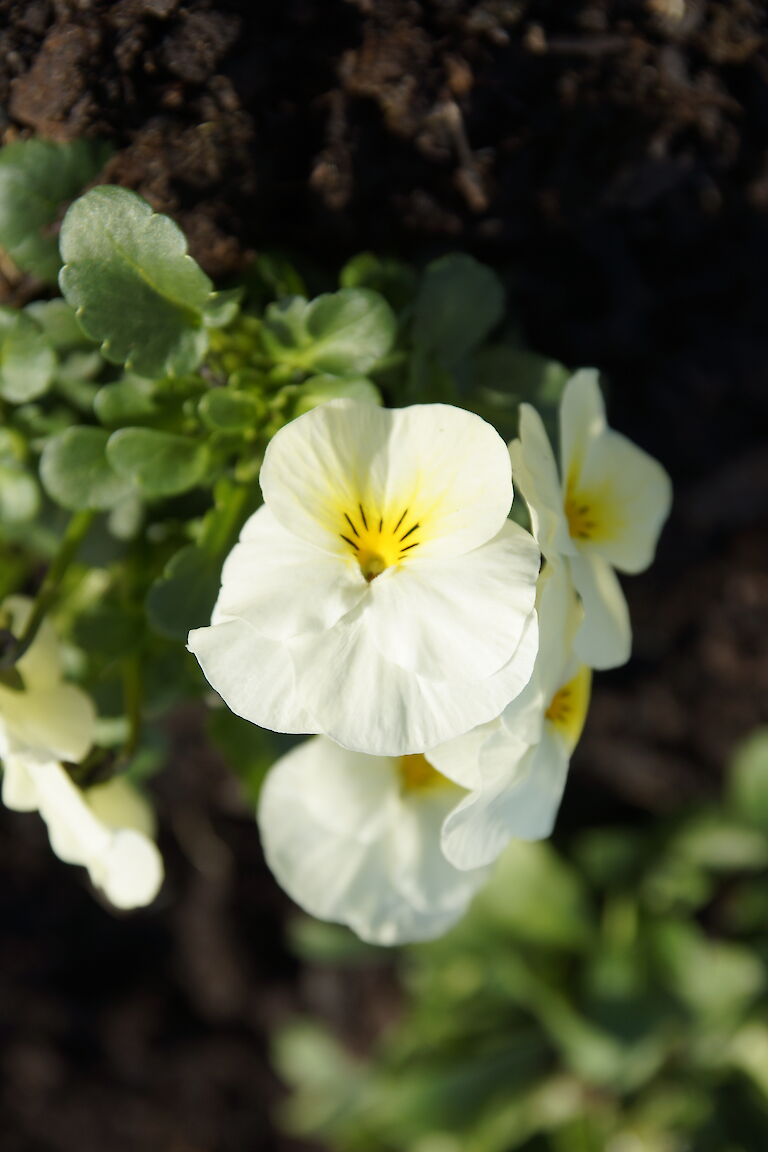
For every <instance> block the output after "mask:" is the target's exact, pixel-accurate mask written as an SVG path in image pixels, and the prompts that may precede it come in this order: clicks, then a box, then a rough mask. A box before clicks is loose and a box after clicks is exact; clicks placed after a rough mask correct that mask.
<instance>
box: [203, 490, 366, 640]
mask: <svg viewBox="0 0 768 1152" xmlns="http://www.w3.org/2000/svg"><path fill="white" fill-rule="evenodd" d="M221 581H222V586H221V592H220V593H219V598H218V600H217V602H216V608H215V610H214V619H215V620H217V621H218V620H221V619H225V618H227V617H233V616H236V617H240V618H241V619H243V620H247V621H248V623H249V624H251V625H252V626H253V627H254V628H255V629H256V630H257V631H258V632H260V633H261V634H262V635H264V636H269V637H271V638H273V639H275V640H282V639H288V638H289V637H291V636H296V635H298V634H299V633H301V632H315V631H317V630H318V629H322V628H330V627H331V625H332V624H335V623H336V621H337V620H339V619H340V618H341V617H342V616H344V615H346V613H347V612H349V611H351V609H352V608H354V607H355V605H356V604H357V603H358V602H359V600H360V599H361V598H362V596H363V595H364V594H365V592H366V591H367V589H368V584H367V583H366V580H365V577H364V576H363V574H362V572H361V571H360V566H359V564H358V563H357V562H356V560H355V559H354V558H353V557H352V556H347V555H345V556H337V555H334V554H332V553H329V552H324V551H322V550H321V549H320V548H316V547H315V546H314V545H313V544H307V543H306V541H304V540H301V539H300V538H299V537H298V536H294V535H293V534H292V533H290V532H287V531H286V530H285V528H283V527H281V525H280V524H279V523H278V522H277V520H275V518H274V516H273V515H272V513H271V512H270V511H269V509H268V508H266V507H263V508H260V509H259V510H258V512H255V513H254V514H253V516H251V518H250V519H249V520H248V522H247V523H246V525H245V527H244V529H243V533H242V536H241V538H240V543H239V544H237V545H236V546H235V548H234V549H233V550H232V552H230V554H229V556H228V558H227V561H226V563H225V565H224V569H223V572H222V575H221Z"/></svg>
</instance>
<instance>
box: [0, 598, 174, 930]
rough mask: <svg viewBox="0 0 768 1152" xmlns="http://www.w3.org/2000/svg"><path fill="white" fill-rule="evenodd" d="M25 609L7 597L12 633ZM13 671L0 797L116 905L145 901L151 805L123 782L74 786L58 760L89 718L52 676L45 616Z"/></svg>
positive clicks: (83, 749)
mask: <svg viewBox="0 0 768 1152" xmlns="http://www.w3.org/2000/svg"><path fill="white" fill-rule="evenodd" d="M31 609H32V605H31V603H30V601H29V600H27V599H25V598H23V597H19V596H14V597H11V598H9V599H8V600H6V601H5V603H4V604H3V605H2V609H0V615H1V616H2V617H3V619H4V623H5V626H7V627H9V628H10V630H11V631H12V632H13V633H14V634H15V635H17V636H18V635H20V634H21V633H22V632H23V630H24V626H25V624H26V622H27V620H28V618H29V614H30V612H31ZM16 670H17V672H18V673H19V676H20V678H21V685H20V686H18V687H8V686H6V685H2V684H0V760H2V765H3V788H2V796H3V802H4V803H5V804H6V806H7V807H8V808H12V809H14V810H15V811H18V812H32V811H38V812H39V813H40V815H41V816H42V817H43V819H44V820H45V822H46V825H47V827H48V833H49V837H50V841H51V847H52V848H53V850H54V852H55V853H56V855H57V856H59V857H60V859H62V860H64V861H65V862H66V863H68V864H80V865H83V866H84V867H85V868H87V869H88V873H89V875H90V878H91V881H92V883H93V884H94V885H95V886H96V887H97V888H100V889H101V890H102V891H103V892H104V895H105V896H106V897H107V899H108V900H110V902H111V903H112V904H114V905H115V906H116V907H118V908H134V907H137V906H139V905H143V904H148V903H149V902H150V901H151V900H153V899H154V897H155V895H156V894H157V891H158V889H159V887H160V884H161V882H162V877H163V865H162V859H161V857H160V854H159V852H158V850H157V848H156V846H155V844H154V843H153V842H152V840H151V838H150V837H151V833H152V813H151V809H150V808H149V806H148V805H147V803H146V801H145V800H143V799H142V798H141V797H140V796H139V794H138V793H137V792H136V790H135V789H134V788H133V787H132V786H131V785H130V784H129V783H128V782H127V781H125V780H121V779H115V780H112V781H109V782H108V783H107V784H102V785H98V786H97V787H94V788H90V789H87V790H86V791H83V790H81V789H80V788H78V787H77V785H76V784H75V783H74V781H73V780H72V778H71V777H70V775H69V773H68V772H67V771H66V770H65V769H64V768H63V767H62V765H61V763H60V761H62V760H67V761H73V762H76V761H78V760H81V759H82V758H83V757H84V756H85V755H86V753H87V752H88V750H89V748H90V746H91V743H92V741H93V735H94V731H95V724H96V715H95V712H94V708H93V704H92V703H91V700H90V698H89V697H88V696H87V695H86V694H85V692H83V691H82V690H81V689H80V688H77V687H76V686H75V685H73V684H67V683H66V682H65V681H64V680H63V679H62V667H61V655H60V651H59V645H58V642H57V640H56V636H55V633H54V631H53V628H52V627H51V625H50V623H49V622H48V621H47V620H46V621H44V622H43V624H42V625H41V627H40V629H39V631H38V633H37V636H36V637H35V640H34V642H33V643H32V645H31V646H30V648H29V649H28V651H27V652H26V653H25V654H24V656H22V658H21V659H20V660H19V661H18V663H17V664H16Z"/></svg>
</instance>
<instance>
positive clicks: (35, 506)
mask: <svg viewBox="0 0 768 1152" xmlns="http://www.w3.org/2000/svg"><path fill="white" fill-rule="evenodd" d="M39 509H40V491H39V489H38V487H37V484H36V483H35V481H34V479H33V478H32V477H31V476H29V475H28V474H27V473H26V472H25V471H24V470H23V468H20V467H18V466H17V467H12V466H11V467H9V466H7V465H4V464H0V522H2V523H5V524H25V523H27V522H28V521H30V520H34V518H35V516H36V515H37V513H38V511H39Z"/></svg>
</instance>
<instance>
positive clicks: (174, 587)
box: [146, 544, 221, 640]
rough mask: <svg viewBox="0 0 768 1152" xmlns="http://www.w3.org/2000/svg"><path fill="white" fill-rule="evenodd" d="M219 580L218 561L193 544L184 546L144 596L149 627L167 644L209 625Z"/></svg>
mask: <svg viewBox="0 0 768 1152" xmlns="http://www.w3.org/2000/svg"><path fill="white" fill-rule="evenodd" d="M220 578H221V561H220V560H217V559H216V558H215V557H212V556H210V555H209V553H207V552H204V551H203V550H202V549H201V548H198V547H197V546H196V545H195V544H188V545H186V547H184V548H182V549H181V551H179V552H177V553H176V555H175V556H173V557H171V560H170V561H169V563H168V564H167V565H166V568H165V571H164V572H163V574H162V576H161V577H160V579H159V580H156V581H155V582H154V584H153V585H152V587H151V588H150V590H149V592H148V594H147V600H146V607H147V618H148V620H149V623H150V626H151V627H152V628H153V630H154V631H155V632H157V633H159V635H161V636H167V637H169V638H170V639H171V640H186V638H187V635H188V634H189V632H190V630H191V629H192V628H199V627H201V626H202V625H204V624H208V623H210V619H211V610H212V609H213V605H214V602H215V600H216V595H217V593H218V591H219V582H220Z"/></svg>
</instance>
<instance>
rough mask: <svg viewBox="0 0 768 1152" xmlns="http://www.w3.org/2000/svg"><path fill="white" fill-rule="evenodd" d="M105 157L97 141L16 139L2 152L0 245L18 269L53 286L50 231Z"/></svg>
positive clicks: (55, 265)
mask: <svg viewBox="0 0 768 1152" xmlns="http://www.w3.org/2000/svg"><path fill="white" fill-rule="evenodd" d="M108 155H109V148H108V147H107V146H106V145H104V144H103V143H100V142H99V141H96V140H74V141H72V142H71V143H67V144H57V143H54V142H53V141H51V140H37V139H33V140H16V141H14V142H13V143H12V144H8V145H6V147H5V148H2V149H0V245H2V247H3V248H5V249H6V251H7V252H8V253H9V254H10V256H11V259H12V260H13V261H14V263H15V264H16V265H18V267H19V268H23V269H24V271H26V272H31V273H32V274H33V275H34V276H37V277H38V278H39V279H41V280H47V281H50V282H52V283H55V282H56V275H57V273H58V271H59V267H60V265H61V261H60V260H59V252H58V248H57V245H56V240H55V237H54V236H52V235H50V234H49V231H50V227H51V225H52V224H53V223H54V222H55V220H56V217H57V216H58V214H59V208H60V205H61V204H63V203H65V202H66V201H67V200H71V199H72V197H73V196H76V195H77V194H78V192H79V191H80V190H81V189H82V188H84V187H85V185H86V184H88V183H89V181H91V180H92V179H93V178H94V176H96V174H97V173H98V171H99V169H100V168H101V167H102V166H103V164H104V162H105V160H106V158H107V156H108Z"/></svg>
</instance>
